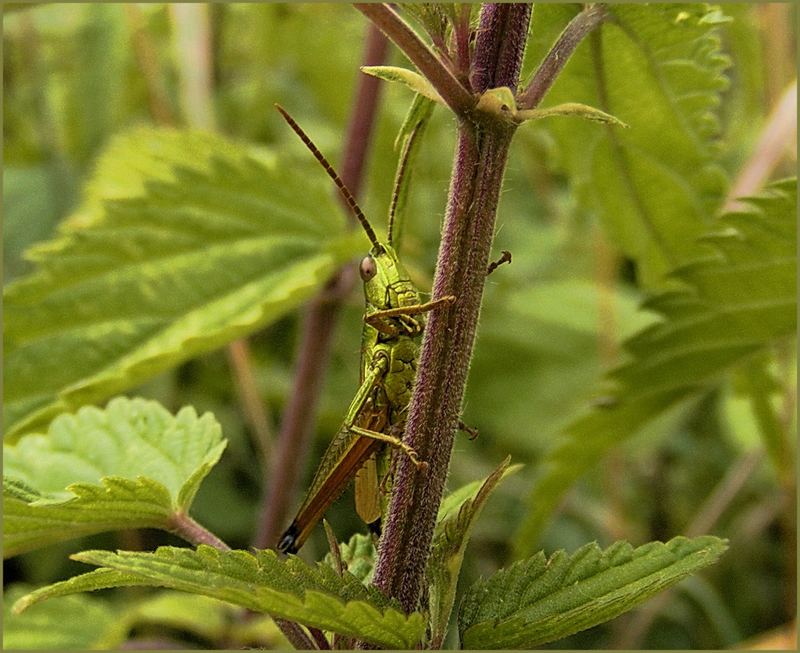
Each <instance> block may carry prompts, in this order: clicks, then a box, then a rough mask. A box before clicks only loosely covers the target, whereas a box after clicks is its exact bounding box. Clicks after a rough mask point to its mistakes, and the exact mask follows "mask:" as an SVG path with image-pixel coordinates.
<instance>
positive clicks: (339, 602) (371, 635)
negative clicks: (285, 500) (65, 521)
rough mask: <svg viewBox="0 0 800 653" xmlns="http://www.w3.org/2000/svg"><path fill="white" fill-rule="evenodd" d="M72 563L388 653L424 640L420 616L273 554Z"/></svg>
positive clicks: (125, 555)
mask: <svg viewBox="0 0 800 653" xmlns="http://www.w3.org/2000/svg"><path fill="white" fill-rule="evenodd" d="M73 558H75V559H76V560H80V561H82V562H87V563H89V564H95V565H102V566H104V567H109V568H111V569H115V570H117V571H119V572H123V573H124V574H130V575H132V576H136V577H138V578H140V579H142V580H147V581H149V583H150V584H152V585H155V586H159V587H168V588H171V589H176V590H182V591H184V592H190V593H193V594H200V595H203V596H209V597H212V598H215V599H219V600H222V601H228V602H230V603H234V604H236V605H240V606H243V607H245V608H248V609H250V610H255V611H257V612H266V613H268V614H270V615H272V616H273V617H277V618H282V619H290V620H292V621H296V622H298V623H302V624H305V625H307V626H313V627H315V628H322V629H325V630H329V631H333V632H336V633H340V634H342V635H345V636H347V637H355V638H358V639H364V640H366V641H369V642H372V643H373V644H376V645H378V646H382V647H385V648H394V649H408V648H413V647H414V646H415V645H416V644H417V643H418V642H419V641H420V640H421V639H422V637H423V635H424V633H425V620H424V618H423V616H422V615H421V614H419V613H413V614H411V615H408V616H407V615H404V614H403V613H402V612H400V610H398V609H397V608H396V607H393V604H392V603H390V601H389V600H388V599H387V598H386V597H385V596H384V595H383V594H381V592H380V591H379V590H377V589H376V588H374V587H367V586H364V585H362V584H361V582H360V581H359V580H358V579H357V578H356V577H355V576H353V575H352V574H349V573H347V572H345V574H344V576H339V575H338V574H337V573H336V572H335V571H334V570H333V569H331V568H330V567H329V566H328V565H326V564H318V565H316V566H315V567H311V566H309V565H307V564H305V563H304V562H303V561H302V560H300V559H299V558H296V557H294V556H292V557H290V558H288V559H284V560H281V559H279V558H278V556H277V555H276V554H275V552H274V551H271V550H264V551H257V552H256V553H255V554H253V553H250V552H247V551H219V550H217V549H213V548H211V547H209V546H205V545H201V546H200V547H198V549H197V550H192V549H184V548H176V547H161V548H159V549H158V550H157V551H155V552H154V553H140V552H128V551H120V552H118V553H111V552H109V551H85V552H83V553H79V554H76V555H74V556H73Z"/></svg>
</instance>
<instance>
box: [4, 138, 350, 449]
mask: <svg viewBox="0 0 800 653" xmlns="http://www.w3.org/2000/svg"><path fill="white" fill-rule="evenodd" d="M305 171H306V168H304V167H303V168H301V167H300V166H296V165H294V164H289V163H288V162H286V161H285V160H284V161H281V160H280V159H278V157H276V156H270V155H269V153H266V154H264V153H263V152H260V151H255V150H253V149H250V148H247V147H245V146H243V145H240V144H237V143H233V142H229V141H227V140H224V139H222V138H220V137H218V136H211V135H206V134H197V133H191V132H176V131H168V130H163V131H159V130H152V129H138V130H135V131H133V132H131V133H128V134H125V135H123V136H120V137H118V138H116V139H115V140H114V141H113V142H112V144H111V145H110V147H109V149H108V150H107V152H106V154H105V155H104V156H103V157H101V159H100V161H99V163H98V166H97V170H96V172H95V175H94V178H93V180H92V181H91V182H90V187H89V191H88V195H87V200H86V203H85V206H84V208H83V210H82V211H80V212H79V213H77V214H76V215H74V216H73V217H72V218H71V219H70V221H69V222H68V223H67V224H65V225H64V226H63V228H62V230H61V234H60V236H59V237H58V238H57V239H56V240H54V241H52V242H50V243H47V244H45V245H41V246H39V247H37V248H35V249H33V250H31V251H30V252H29V257H30V258H32V259H33V260H34V262H35V263H36V269H35V271H34V272H33V273H32V274H31V275H29V276H27V277H25V278H22V279H19V280H18V281H15V282H14V283H12V284H11V285H9V286H8V288H7V290H6V293H5V309H6V313H5V333H4V336H5V341H4V342H5V353H6V360H5V363H6V365H5V370H4V379H5V420H6V422H5V424H6V437H7V438H12V439H13V438H17V437H18V436H19V435H21V434H22V433H23V432H25V431H29V430H31V429H32V428H34V427H36V426H39V425H42V424H45V423H46V422H47V421H49V420H50V419H52V418H53V417H54V416H55V415H56V414H58V413H61V412H68V411H72V410H74V409H76V408H77V407H79V406H81V405H83V404H86V403H92V402H97V401H100V400H102V399H105V398H107V397H109V396H111V395H112V394H114V393H117V392H120V391H122V390H124V389H127V388H130V387H132V386H134V385H136V384H138V383H141V382H142V381H143V380H145V379H147V378H150V377H152V376H153V375H155V374H156V373H158V372H160V371H162V370H165V369H168V368H170V367H174V366H175V365H177V364H179V363H180V362H182V361H185V360H187V359H189V358H192V357H193V356H197V355H198V354H200V353H203V352H206V351H210V350H212V349H215V348H218V347H220V346H222V345H223V344H225V343H227V342H230V341H231V340H234V339H236V338H238V337H241V336H243V335H246V334H247V333H250V332H252V331H254V330H256V329H258V328H260V327H263V326H264V325H266V324H268V323H269V322H271V321H274V320H275V319H277V318H278V317H280V316H281V315H283V314H285V313H286V312H288V311H291V310H292V309H294V308H296V307H297V306H298V305H299V304H301V303H302V302H304V301H305V300H307V299H308V298H309V297H311V296H312V295H313V294H314V293H315V292H316V291H317V290H318V289H319V288H320V287H321V286H322V285H323V284H324V282H325V281H326V280H327V278H328V277H329V276H330V274H331V273H332V272H333V271H334V270H335V269H336V268H337V267H338V266H339V265H340V264H341V263H343V262H344V261H346V260H348V259H349V258H351V257H352V256H353V255H354V254H355V253H356V252H357V251H359V250H360V249H361V248H363V247H364V239H363V237H362V236H361V235H360V234H357V233H353V234H349V233H347V232H346V228H345V220H344V218H343V215H342V212H341V209H340V207H339V206H338V205H337V204H336V203H335V202H334V201H333V198H332V194H331V189H330V185H329V184H328V183H327V180H326V179H325V178H324V177H325V176H324V175H322V174H320V173H319V172H318V171H317V170H313V171H310V172H309V174H308V175H306V174H303V173H305Z"/></svg>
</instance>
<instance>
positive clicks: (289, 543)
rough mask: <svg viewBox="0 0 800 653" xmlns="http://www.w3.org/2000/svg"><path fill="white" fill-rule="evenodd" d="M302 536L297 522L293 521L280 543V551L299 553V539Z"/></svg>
mask: <svg viewBox="0 0 800 653" xmlns="http://www.w3.org/2000/svg"><path fill="white" fill-rule="evenodd" d="M299 535H300V529H299V528H298V527H297V522H296V521H293V522H292V523H291V525H290V526H289V528H287V529H286V530H285V531H284V533H283V535H281V539H280V540H279V541H278V547H277V548H278V551H280V552H281V553H286V554H288V553H297V551H298V550H299V548H300V547H299V546H297V538H298V536H299Z"/></svg>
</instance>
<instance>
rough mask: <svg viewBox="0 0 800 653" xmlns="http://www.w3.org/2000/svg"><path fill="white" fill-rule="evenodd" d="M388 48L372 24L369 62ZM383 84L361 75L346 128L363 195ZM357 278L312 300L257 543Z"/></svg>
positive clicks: (299, 460) (282, 517)
mask: <svg viewBox="0 0 800 653" xmlns="http://www.w3.org/2000/svg"><path fill="white" fill-rule="evenodd" d="M387 49H388V42H387V41H386V39H385V38H384V36H383V35H382V34H381V32H380V31H379V30H378V29H377V28H375V27H373V26H369V28H368V34H367V38H366V43H365V48H364V56H363V62H364V65H368V66H374V65H380V64H381V63H383V62H384V61H385V59H386V55H387ZM381 88H382V85H381V84H380V80H378V79H377V78H375V77H371V76H369V75H360V76H359V80H358V89H357V90H356V97H355V100H354V104H353V113H352V117H351V123H350V126H349V128H348V130H347V142H346V144H345V150H344V155H343V159H344V162H345V163H344V167H343V168H342V174H341V175H340V176H341V178H342V180H343V181H344V183H345V184H346V185H347V187H348V188H349V189H350V191H351V192H352V193H353V194H354V195H358V191H359V189H360V188H361V180H362V179H363V171H364V164H365V159H366V150H367V144H368V143H369V141H370V136H371V134H372V131H373V126H374V115H375V113H376V111H377V106H378V100H379V94H380V89H381ZM354 282H355V277H354V270H353V268H352V266H347V267H346V268H344V269H343V270H340V271H339V273H337V274H336V275H335V276H334V277H333V279H331V280H330V281H329V282H328V284H327V285H326V287H325V288H324V289H323V290H322V292H321V293H320V296H319V297H317V298H316V299H315V300H314V301H313V302H312V303H311V304H310V305H309V307H308V310H307V311H306V314H305V317H304V319H303V324H302V327H301V330H302V331H301V337H300V343H299V347H298V361H297V368H296V370H295V376H294V383H293V385H292V393H291V395H290V397H289V402H288V404H287V406H286V408H285V409H284V413H283V421H282V423H281V429H280V432H279V434H278V439H277V443H276V449H275V456H274V460H273V463H272V465H271V467H270V479H269V483H268V484H267V486H266V487H265V488H264V494H263V497H262V503H261V517H260V519H259V523H258V532H257V534H256V537H255V541H254V546H255V547H256V548H259V549H265V548H267V547H270V546H273V545H274V544H275V540H276V539H277V537H278V535H279V533H280V530H281V529H282V528H283V527H284V526H285V524H284V522H285V521H286V515H287V513H288V508H289V501H290V500H291V498H292V497H293V490H294V487H295V485H296V482H297V477H298V476H299V474H300V470H301V469H303V466H304V465H305V460H306V456H307V454H308V448H309V440H310V435H311V425H312V424H313V422H314V416H315V407H316V405H317V403H318V399H319V393H320V389H321V387H322V380H323V378H324V375H325V369H326V367H327V361H328V358H329V353H330V345H331V338H332V336H333V331H334V328H335V326H336V322H337V319H338V315H339V308H340V306H341V301H342V299H341V298H342V297H344V296H346V295H347V293H348V292H349V290H350V289H351V288H352V286H353V283H354Z"/></svg>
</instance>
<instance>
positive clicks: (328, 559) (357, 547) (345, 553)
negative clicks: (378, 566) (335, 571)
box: [325, 533, 376, 585]
mask: <svg viewBox="0 0 800 653" xmlns="http://www.w3.org/2000/svg"><path fill="white" fill-rule="evenodd" d="M375 553H376V552H375V544H374V542H373V541H372V536H371V535H364V534H363V533H356V534H355V535H353V536H352V537H351V538H350V541H349V542H342V543H340V544H339V555H340V556H341V558H342V562H343V563H344V564H345V565H346V567H345V568H346V569H347V571H349V572H350V573H351V574H353V576H355V577H356V578H358V580H360V581H361V582H362V583H364V584H365V585H366V584H368V583H370V582H372V574H373V573H374V571H375ZM325 563H326V564H327V565H330V567H331V568H333V565H334V563H333V556H332V555H331V554H330V553H327V554H326V555H325Z"/></svg>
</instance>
